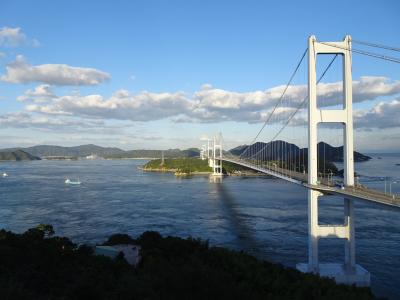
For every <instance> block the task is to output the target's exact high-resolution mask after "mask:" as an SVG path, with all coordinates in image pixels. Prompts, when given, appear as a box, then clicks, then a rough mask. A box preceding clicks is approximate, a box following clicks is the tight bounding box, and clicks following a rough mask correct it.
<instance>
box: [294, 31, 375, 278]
mask: <svg viewBox="0 0 400 300" xmlns="http://www.w3.org/2000/svg"><path fill="white" fill-rule="evenodd" d="M329 44H331V45H334V46H335V45H336V46H339V48H337V47H334V46H330V45H329ZM350 49H351V37H350V36H346V37H345V39H344V40H343V41H342V42H332V43H321V42H317V40H316V38H315V36H311V37H310V38H309V40H308V100H309V102H308V104H309V105H308V150H309V151H308V184H309V185H311V186H317V185H318V184H319V182H318V152H317V142H318V135H317V130H318V124H321V123H340V124H342V125H343V128H344V130H343V144H344V147H343V148H344V151H343V152H344V153H343V156H344V157H343V161H344V184H345V186H346V187H348V186H354V160H353V153H354V150H353V113H352V105H353V99H352V97H353V96H352V77H351V50H350ZM318 54H339V55H342V56H343V109H339V110H323V109H319V108H318V106H317V78H316V59H317V55H318ZM321 196H323V194H322V193H321V192H319V191H316V190H312V189H310V190H309V192H308V239H309V241H308V263H301V264H298V265H297V266H296V267H297V269H298V270H300V271H302V272H312V273H318V274H319V275H321V276H326V277H331V278H334V279H335V280H336V282H338V283H344V284H356V285H358V286H369V285H370V273H369V272H368V271H367V270H365V269H364V268H362V267H361V266H359V265H357V264H356V259H355V236H354V234H355V230H354V209H353V200H351V199H344V223H343V224H341V225H319V224H318V201H319V198H320V197H321ZM320 238H339V239H345V261H344V263H343V264H340V263H329V264H328V263H324V264H320V263H319V260H318V240H319V239H320Z"/></svg>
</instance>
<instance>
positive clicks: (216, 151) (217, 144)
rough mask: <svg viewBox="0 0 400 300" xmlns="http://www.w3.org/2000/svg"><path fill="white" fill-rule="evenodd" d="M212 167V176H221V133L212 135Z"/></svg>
mask: <svg viewBox="0 0 400 300" xmlns="http://www.w3.org/2000/svg"><path fill="white" fill-rule="evenodd" d="M212 168H213V175H214V176H222V135H221V133H219V134H218V135H217V136H214V141H213V159H212Z"/></svg>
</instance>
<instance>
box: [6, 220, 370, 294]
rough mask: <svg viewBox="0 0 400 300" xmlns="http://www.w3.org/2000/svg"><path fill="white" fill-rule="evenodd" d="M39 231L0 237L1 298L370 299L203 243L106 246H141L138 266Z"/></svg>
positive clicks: (165, 240) (170, 240) (157, 238)
mask: <svg viewBox="0 0 400 300" xmlns="http://www.w3.org/2000/svg"><path fill="white" fill-rule="evenodd" d="M53 234H54V231H53V228H52V227H51V226H49V225H40V226H39V227H37V228H33V229H30V230H28V231H26V232H25V233H23V234H15V233H12V232H9V231H5V230H1V231H0V257H1V260H0V270H1V272H0V291H1V299H202V300H204V299H229V300H232V299H241V300H243V299H291V300H292V299H307V300H311V299H374V296H373V295H372V294H371V292H370V290H369V289H368V288H356V287H349V286H344V285H337V284H335V283H334V281H332V280H330V279H322V278H319V277H317V276H315V275H311V274H303V273H300V272H298V271H296V270H294V269H290V268H285V267H283V266H281V265H278V264H272V263H269V262H265V261H259V260H257V259H256V258H254V257H252V256H250V255H247V254H244V253H239V252H234V251H230V250H227V249H223V248H217V247H210V246H209V245H208V244H207V243H206V242H203V241H200V240H195V239H191V238H189V239H181V238H177V237H161V235H160V234H159V233H157V232H145V233H143V234H142V235H141V236H140V237H139V238H137V239H133V238H131V237H129V236H128V235H121V234H119V235H114V236H111V237H110V238H109V240H108V241H107V242H106V243H105V244H107V245H113V244H119V243H134V244H137V245H141V247H142V252H141V255H142V261H141V263H140V264H139V265H138V266H137V267H136V268H134V267H132V266H131V265H129V264H128V263H127V262H126V261H125V260H124V258H123V256H122V255H119V256H118V257H117V258H116V259H115V260H112V259H110V258H107V257H104V256H95V255H93V250H92V248H91V247H88V246H86V245H81V246H77V245H76V244H74V243H72V242H71V241H70V240H69V239H67V238H65V237H57V236H53Z"/></svg>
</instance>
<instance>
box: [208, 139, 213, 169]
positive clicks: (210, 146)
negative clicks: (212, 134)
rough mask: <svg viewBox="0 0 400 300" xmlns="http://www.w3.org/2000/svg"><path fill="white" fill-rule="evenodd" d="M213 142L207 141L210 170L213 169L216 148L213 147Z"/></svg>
mask: <svg viewBox="0 0 400 300" xmlns="http://www.w3.org/2000/svg"><path fill="white" fill-rule="evenodd" d="M212 142H213V140H211V139H207V158H208V166H209V167H210V168H212V167H213V149H214V146H213V145H212Z"/></svg>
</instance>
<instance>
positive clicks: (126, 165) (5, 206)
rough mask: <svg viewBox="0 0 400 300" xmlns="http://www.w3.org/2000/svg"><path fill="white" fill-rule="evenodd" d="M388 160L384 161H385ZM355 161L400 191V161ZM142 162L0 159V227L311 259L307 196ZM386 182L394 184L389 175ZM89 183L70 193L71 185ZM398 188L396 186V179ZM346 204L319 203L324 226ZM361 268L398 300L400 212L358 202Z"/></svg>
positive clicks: (284, 186)
mask: <svg viewBox="0 0 400 300" xmlns="http://www.w3.org/2000/svg"><path fill="white" fill-rule="evenodd" d="M378 156H380V157H381V159H378V158H377V157H378ZM373 157H374V159H373V160H371V161H369V162H365V163H358V164H356V171H357V172H358V173H360V174H361V176H360V182H361V183H363V184H368V185H370V186H373V187H375V188H379V189H381V190H383V189H384V185H385V180H386V182H387V183H386V184H387V190H389V185H390V182H392V190H393V192H396V193H400V166H396V163H399V164H400V155H373ZM144 162H145V161H139V160H94V161H87V160H81V161H33V162H0V172H1V173H3V172H7V173H8V174H9V177H7V178H0V228H6V229H8V230H13V231H15V232H22V231H24V230H26V229H28V228H30V227H33V226H35V225H36V224H38V223H49V224H53V225H54V227H55V229H56V233H57V234H59V235H65V236H68V237H70V238H71V239H72V240H73V241H75V242H86V243H97V242H102V241H104V240H105V239H106V237H108V236H109V235H111V234H113V233H128V234H130V235H133V236H137V235H139V234H141V233H142V232H144V231H146V230H157V231H159V232H161V233H162V234H164V235H175V236H181V237H188V236H193V237H199V238H202V239H207V240H209V241H210V243H211V244H212V245H221V246H226V247H229V248H233V249H240V250H245V251H247V252H250V253H252V254H254V255H256V256H257V257H259V258H262V259H267V260H270V261H274V262H279V263H283V264H285V265H288V266H295V264H296V263H298V262H305V261H306V258H307V191H306V189H304V188H302V187H299V186H296V185H294V184H291V183H286V182H284V181H282V180H278V179H271V178H266V177H262V178H261V177H259V178H244V177H225V178H223V181H222V183H212V182H210V181H209V178H208V177H207V176H193V177H190V178H176V177H175V176H174V175H173V174H160V173H151V172H142V171H140V170H138V168H137V167H138V166H139V165H141V164H143V163H144ZM385 176H386V177H388V178H385ZM67 177H68V178H71V179H75V178H79V179H80V181H82V185H81V186H66V185H65V184H64V180H65V178H67ZM396 181H397V183H394V182H396ZM342 204H343V200H342V199H340V198H335V197H326V199H325V198H324V199H323V201H320V207H321V209H320V222H321V223H341V222H342V219H343V217H342V216H343V205H342ZM355 213H356V241H357V242H356V243H357V248H356V250H357V263H359V264H360V265H362V266H363V267H365V268H366V269H367V270H369V271H370V272H371V275H372V287H373V290H374V292H375V293H376V294H378V295H381V296H386V297H389V298H391V299H400V209H395V208H389V207H385V206H381V205H377V204H373V203H367V202H361V201H356V202H355ZM343 259H344V250H343V242H342V241H340V240H337V239H329V240H328V239H323V240H321V242H320V261H321V262H338V261H343Z"/></svg>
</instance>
